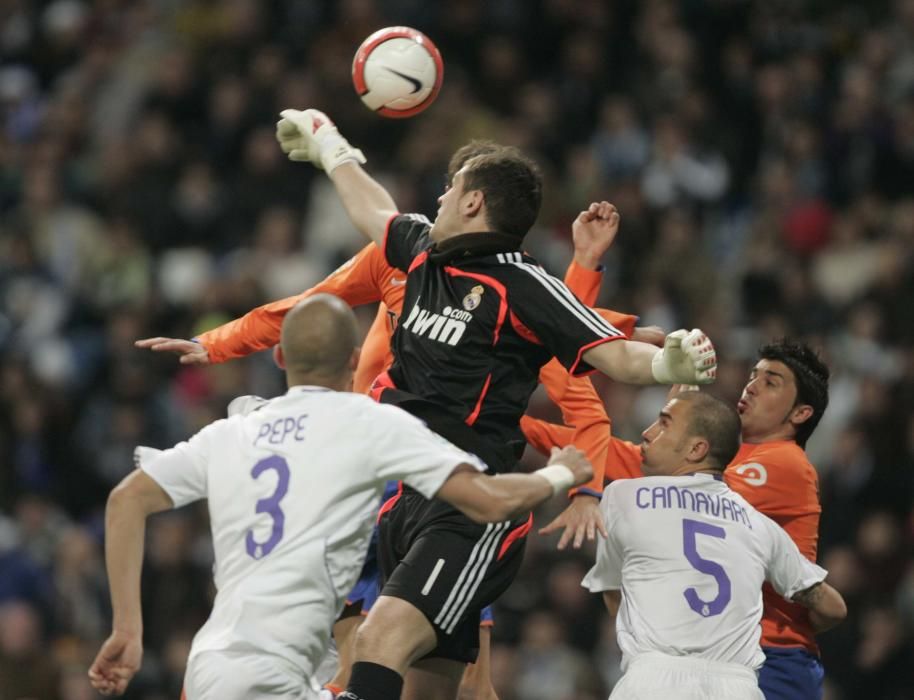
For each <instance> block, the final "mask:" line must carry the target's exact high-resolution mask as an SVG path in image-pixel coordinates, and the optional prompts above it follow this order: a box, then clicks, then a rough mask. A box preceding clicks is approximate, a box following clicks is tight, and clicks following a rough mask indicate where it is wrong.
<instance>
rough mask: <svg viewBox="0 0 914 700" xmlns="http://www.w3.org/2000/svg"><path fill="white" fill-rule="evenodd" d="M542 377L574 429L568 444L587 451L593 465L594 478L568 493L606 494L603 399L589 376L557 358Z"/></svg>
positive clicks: (606, 440) (606, 423) (545, 367)
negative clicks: (574, 374)
mask: <svg viewBox="0 0 914 700" xmlns="http://www.w3.org/2000/svg"><path fill="white" fill-rule="evenodd" d="M539 379H540V382H541V383H542V385H543V386H544V387H545V388H546V393H547V394H548V395H549V398H550V399H552V401H553V403H555V404H556V405H557V406H558V407H559V408H560V409H561V411H562V420H563V421H564V422H565V424H566V425H568V426H571V428H572V434H571V436H570V440H569V441H568V442H567V443H565V444H570V445H574V446H575V447H577V448H578V449H579V450H581V451H582V452H584V454H586V455H587V459H588V460H590V463H591V464H592V465H593V479H591V480H590V481H589V482H588V483H586V484H583V485H581V486H579V487H577V488H575V489H572V490H571V491H570V492H569V495H574V494H576V493H587V494H589V495H591V496H596V497H597V498H599V497H600V495H601V494H602V493H603V466H604V465H605V464H606V447H607V445H608V444H609V433H610V422H609V418H608V417H607V416H606V410H605V409H604V408H603V402H602V401H601V400H600V397H599V396H598V395H597V392H596V390H595V389H594V388H593V384H591V383H590V380H589V379H588V378H587V377H572V376H571V375H570V374H568V372H567V371H566V370H565V368H564V367H562V365H561V364H560V363H559V361H558V360H556V359H555V358H553V359H552V360H550V361H549V362H547V363H546V364H545V365H543V367H542V369H540V377H539ZM521 429H523V425H521ZM550 447H551V446H550ZM547 452H548V450H547Z"/></svg>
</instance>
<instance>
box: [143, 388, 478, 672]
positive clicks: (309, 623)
mask: <svg viewBox="0 0 914 700" xmlns="http://www.w3.org/2000/svg"><path fill="white" fill-rule="evenodd" d="M255 405H256V404H255ZM253 407H254V406H251V407H250V408H253ZM236 408H237V407H236ZM138 461H139V466H140V467H141V468H142V469H143V470H144V471H145V472H146V473H147V474H148V475H149V476H150V477H152V478H153V479H154V480H155V481H156V482H157V483H158V484H159V485H160V486H161V487H162V488H163V489H164V490H165V491H166V492H167V493H168V495H169V496H170V497H171V498H172V500H173V501H174V504H175V507H179V506H182V505H185V504H187V503H191V502H193V501H196V500H199V499H202V498H208V499H209V503H208V506H209V514H210V523H211V529H212V533H213V545H214V550H215V572H214V577H215V583H216V588H217V591H218V592H217V595H216V600H215V602H214V604H213V610H212V613H211V615H210V617H209V619H208V620H207V622H206V624H204V625H203V627H202V628H201V629H200V631H199V632H198V633H197V635H196V637H195V638H194V642H193V647H192V649H191V653H190V657H191V658H193V657H194V656H195V655H196V654H199V653H200V652H203V651H207V650H219V651H240V652H250V653H255V654H261V653H264V652H266V653H269V654H275V655H278V656H280V657H283V658H284V659H286V660H287V661H289V662H291V663H292V664H294V665H295V667H297V668H299V669H301V671H302V672H303V673H304V674H305V675H306V676H310V675H311V674H312V672H313V671H314V668H315V666H316V664H317V663H318V662H319V661H320V659H321V658H322V657H323V656H324V653H325V652H326V649H327V645H328V643H329V638H330V629H331V627H332V626H333V623H334V621H335V619H336V616H337V615H338V613H339V611H340V609H341V608H342V605H343V603H344V600H345V596H346V594H347V593H348V592H349V591H350V590H351V589H352V587H353V585H354V584H355V582H356V580H357V578H358V575H359V572H360V570H361V567H362V564H363V562H364V559H365V554H366V552H367V550H368V543H369V539H370V537H371V530H372V526H373V524H374V520H375V517H376V515H377V511H378V501H379V498H380V496H381V493H382V491H383V488H384V484H385V482H387V481H389V480H400V479H402V480H403V481H404V482H405V483H407V484H408V485H410V486H412V487H413V488H414V489H416V490H417V491H419V492H420V493H421V494H422V495H424V496H426V497H427V498H431V497H432V496H433V495H434V494H435V493H436V492H437V491H438V489H439V488H440V487H441V485H442V484H443V483H444V481H445V480H446V479H447V478H448V476H449V475H450V474H451V472H452V471H453V470H454V468H455V467H456V466H458V465H459V464H461V463H466V464H471V465H472V466H474V467H475V468H476V469H478V470H480V471H483V470H484V469H485V466H484V465H483V464H482V463H481V462H480V461H479V460H478V459H477V458H476V457H473V456H471V455H469V454H467V453H465V452H463V451H461V450H458V449H457V448H456V447H454V446H453V445H451V444H450V443H449V442H447V441H445V440H444V439H443V438H441V437H439V436H437V435H435V434H434V433H432V432H431V431H430V430H428V429H427V428H426V427H425V425H424V424H423V423H422V422H421V421H419V420H418V419H416V418H414V417H413V416H411V415H409V414H407V413H406V412H404V411H402V410H400V409H398V408H395V407H392V406H384V405H381V404H377V403H375V402H374V401H372V400H371V399H369V398H368V397H366V396H363V395H360V394H352V393H342V392H334V391H329V390H326V389H322V388H319V387H308V386H296V387H293V388H291V389H290V390H289V391H288V393H286V394H285V395H284V396H281V397H278V398H275V399H272V400H270V401H267V402H264V403H263V404H262V405H260V406H259V408H257V410H253V411H251V412H245V413H238V414H236V415H232V416H230V417H229V418H227V419H224V420H219V421H216V422H215V423H213V424H212V425H209V426H207V427H206V428H204V429H203V430H201V431H200V432H199V433H197V434H196V435H195V436H194V437H192V438H191V439H190V440H189V441H187V442H182V443H179V444H178V445H176V446H175V447H174V448H172V449H170V450H166V451H164V452H159V451H157V450H143V449H142V448H141V449H139V450H138Z"/></svg>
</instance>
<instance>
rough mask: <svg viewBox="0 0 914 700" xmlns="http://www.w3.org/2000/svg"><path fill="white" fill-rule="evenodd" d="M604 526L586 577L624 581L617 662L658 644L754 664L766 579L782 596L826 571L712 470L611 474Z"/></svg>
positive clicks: (677, 652)
mask: <svg viewBox="0 0 914 700" xmlns="http://www.w3.org/2000/svg"><path fill="white" fill-rule="evenodd" d="M601 508H602V510H603V515H604V520H605V523H606V528H607V532H608V533H609V536H608V537H607V539H606V540H603V541H601V542H600V544H599V546H598V549H597V561H596V564H595V566H594V567H593V569H591V571H590V572H589V573H588V574H587V576H586V577H585V579H584V582H583V585H584V586H585V587H586V588H588V589H590V590H591V591H593V592H599V591H607V590H617V589H621V591H622V601H621V606H620V609H619V616H618V619H617V621H616V630H617V635H618V639H619V647H620V649H621V650H622V653H623V662H622V668H623V671H624V670H625V669H626V668H627V667H628V665H629V664H630V663H631V662H632V661H633V660H634V659H636V658H637V657H639V656H640V655H643V654H650V653H659V654H665V655H668V656H675V657H693V658H701V659H705V660H708V661H714V662H722V663H731V664H740V665H742V666H745V667H747V668H749V669H753V670H755V669H758V668H759V667H760V666H761V665H762V663H763V662H764V660H765V656H764V654H763V653H762V650H761V647H760V646H759V637H760V633H761V627H760V620H761V616H762V583H763V582H764V581H765V580H766V579H767V580H768V581H770V582H771V584H772V585H773V586H774V588H775V590H777V591H778V593H779V594H780V595H782V596H784V597H785V598H787V599H790V598H791V597H792V596H794V595H796V594H797V593H798V592H800V591H803V590H805V589H807V588H809V587H810V586H812V585H814V584H816V583H819V582H820V581H823V580H825V576H826V571H825V570H824V569H822V568H820V567H818V566H816V565H815V564H813V563H811V562H809V561H808V560H807V559H806V558H805V557H803V555H802V554H800V552H799V550H798V549H797V547H796V545H795V544H794V543H793V542H792V541H791V539H790V538H789V537H788V536H787V534H786V533H785V532H784V530H783V529H781V528H780V527H779V526H778V525H777V524H776V523H775V522H774V521H773V520H771V519H770V518H768V517H766V516H764V515H762V514H761V513H759V512H758V511H757V510H755V508H753V507H752V506H751V505H749V503H747V502H746V500H745V499H743V498H742V496H740V495H739V494H737V493H736V492H734V491H732V490H730V488H728V487H727V485H726V484H725V483H724V482H723V481H720V480H718V479H715V478H714V477H713V476H711V475H710V474H694V475H691V476H652V477H644V478H640V479H623V480H619V481H615V482H613V483H612V484H610V485H609V486H608V487H607V489H606V491H605V492H604V494H603V500H602V503H601Z"/></svg>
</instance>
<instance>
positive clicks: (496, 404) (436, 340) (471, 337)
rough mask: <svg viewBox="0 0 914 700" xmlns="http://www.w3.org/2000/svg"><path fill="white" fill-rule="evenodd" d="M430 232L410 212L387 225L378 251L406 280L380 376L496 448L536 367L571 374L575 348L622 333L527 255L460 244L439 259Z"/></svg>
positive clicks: (512, 426)
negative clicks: (556, 364)
mask: <svg viewBox="0 0 914 700" xmlns="http://www.w3.org/2000/svg"><path fill="white" fill-rule="evenodd" d="M430 229H431V224H430V222H429V220H428V219H427V218H425V217H424V216H421V215H416V214H408V215H398V216H395V217H393V218H391V220H390V222H389V223H388V227H387V233H386V236H385V240H384V245H383V249H384V255H385V257H386V258H387V262H388V263H390V265H392V266H393V267H396V268H398V269H400V270H403V271H404V272H406V273H407V280H406V295H405V297H404V300H403V311H402V314H401V316H400V322H399V325H398V327H397V330H396V332H395V333H394V336H393V339H392V341H391V348H392V350H393V356H394V362H393V365H392V366H391V368H390V370H389V371H388V377H383V376H382V378H381V379H380V382H381V383H384V382H387V383H388V384H390V383H392V385H393V386H394V387H396V388H397V389H400V390H402V391H406V392H409V393H411V394H414V395H416V396H419V397H422V398H424V399H426V400H428V401H431V402H433V403H434V404H436V405H438V406H440V407H441V408H443V409H445V410H446V411H448V412H449V413H450V414H451V415H453V416H454V417H456V418H459V419H460V420H462V421H464V422H465V423H466V424H467V425H469V426H472V427H473V428H474V429H475V430H476V431H477V432H478V433H479V434H480V435H482V436H484V437H485V438H487V439H488V440H491V441H494V442H495V443H496V444H502V445H506V444H510V443H514V442H516V441H523V435H522V433H521V432H520V428H519V423H520V418H521V416H522V415H523V413H524V411H525V410H526V408H527V401H528V400H529V398H530V394H531V393H532V392H533V390H534V389H535V388H536V385H537V383H538V376H539V371H540V368H541V367H542V366H543V365H544V364H545V363H546V362H548V361H549V360H550V359H551V358H552V357H553V356H555V357H557V358H558V359H559V361H560V362H561V363H562V364H563V365H564V366H565V367H566V368H567V369H568V371H569V372H571V373H572V374H576V375H577V374H584V373H587V372H589V371H592V369H593V368H591V367H590V366H589V365H588V364H587V363H586V362H584V361H583V360H582V357H581V356H582V355H583V354H584V352H586V351H587V350H588V349H590V348H592V347H595V346H596V345H599V344H600V343H604V342H607V341H611V340H616V339H618V338H623V337H624V335H623V333H621V332H620V331H619V330H618V329H616V328H614V327H613V326H612V325H611V324H609V323H608V322H607V321H606V320H605V319H603V318H602V317H601V316H600V315H598V314H597V313H596V312H595V311H593V309H591V308H590V307H588V306H586V305H585V304H583V303H582V302H581V301H579V300H578V299H577V297H575V296H574V294H573V293H572V292H571V291H570V290H569V289H568V287H566V286H565V284H564V283H563V282H562V281H561V280H558V279H556V278H555V277H553V276H551V275H549V274H548V273H547V272H546V271H545V270H543V268H542V267H540V266H539V265H538V264H537V262H536V261H535V260H534V259H533V258H531V257H530V256H528V255H526V254H524V253H521V252H518V251H517V250H516V249H514V250H505V252H491V250H488V251H486V250H483V251H479V250H478V246H477V247H475V248H474V247H472V246H467V249H466V250H463V251H461V253H460V254H459V255H454V256H451V257H450V259H447V258H446V256H439V255H437V254H436V249H435V248H434V245H433V243H432V241H431V240H430V239H429V236H428V233H429V230H430ZM476 235H477V234H470V237H472V240H473V241H481V240H482V239H476V238H475V236H476ZM499 238H501V239H504V237H503V236H502V237H499ZM483 247H485V246H483ZM502 247H504V248H508V247H509V246H502ZM489 248H490V249H491V246H489ZM474 251H476V252H474ZM439 258H441V259H439ZM388 378H389V381H388Z"/></svg>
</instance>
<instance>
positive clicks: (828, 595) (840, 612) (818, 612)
mask: <svg viewBox="0 0 914 700" xmlns="http://www.w3.org/2000/svg"><path fill="white" fill-rule="evenodd" d="M822 587H823V595H822V597H821V599H820V600H819V601H818V602H817V604H816V605H815V606H814V607H813V608H811V609H810V615H809V618H810V622H811V623H812V626H813V628H814V630H815V631H816V632H817V633H818V632H825V631H826V630H830V629H831V628H832V627H835V626H836V625H838V624H840V623H841V622H843V621H844V619H845V618H846V617H847V603H845V602H844V598H843V597H842V596H841V594H840V593H838V591H836V590H835V589H834V588H832V587H831V586H829V585H828V584H827V583H823V584H822Z"/></svg>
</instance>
